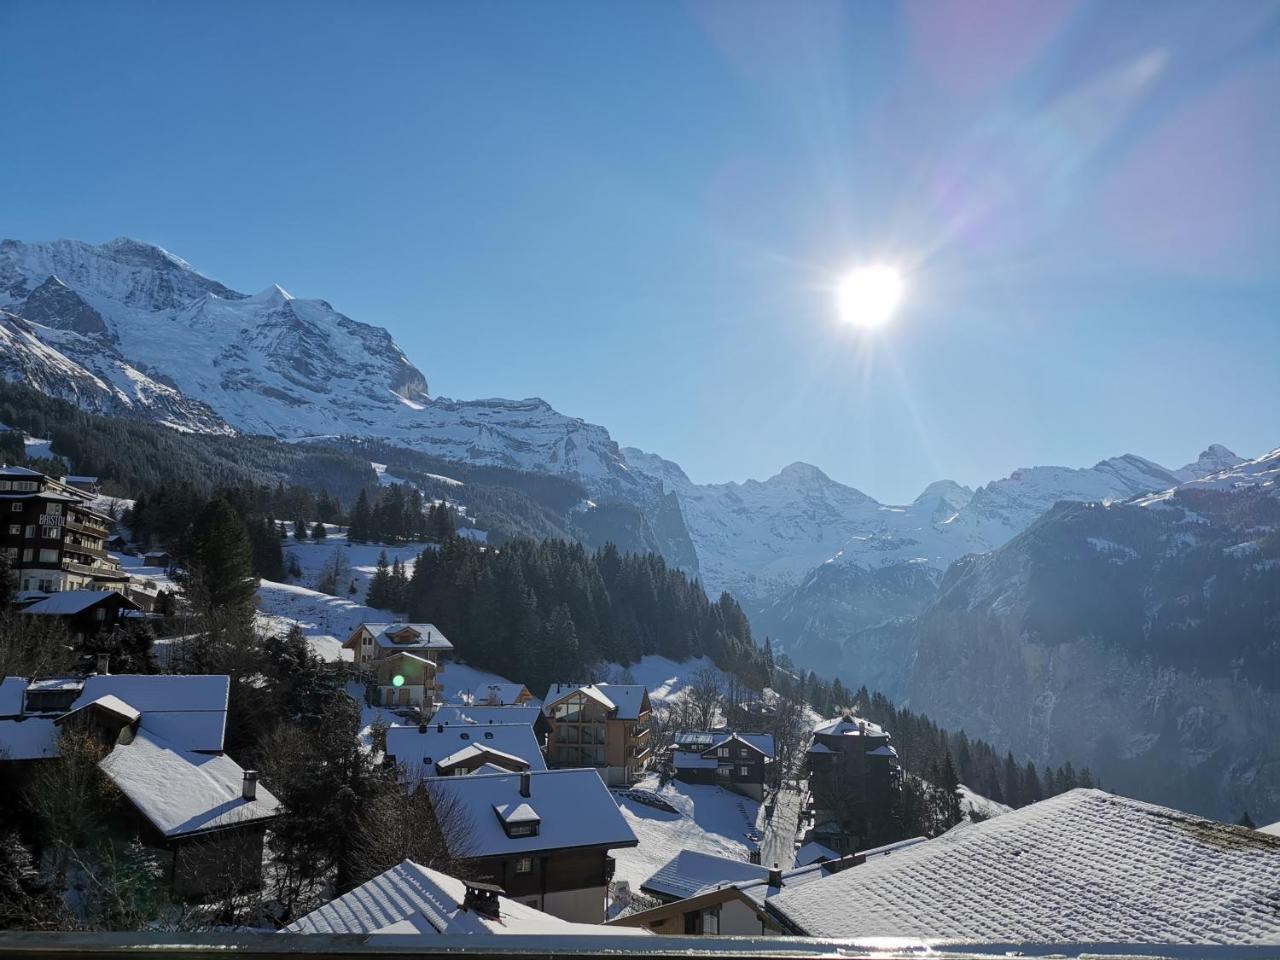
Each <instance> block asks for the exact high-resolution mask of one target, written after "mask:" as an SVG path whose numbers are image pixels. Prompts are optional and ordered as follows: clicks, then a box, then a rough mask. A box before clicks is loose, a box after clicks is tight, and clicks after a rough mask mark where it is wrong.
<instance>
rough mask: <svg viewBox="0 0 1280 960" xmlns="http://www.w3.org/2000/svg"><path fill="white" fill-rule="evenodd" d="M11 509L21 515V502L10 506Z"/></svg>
mask: <svg viewBox="0 0 1280 960" xmlns="http://www.w3.org/2000/svg"><path fill="white" fill-rule="evenodd" d="M9 509H10V510H12V511H13V512H14V513H21V512H22V503H21V502H16V503H12V504H10V505H9Z"/></svg>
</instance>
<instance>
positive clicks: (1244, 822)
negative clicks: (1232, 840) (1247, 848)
mask: <svg viewBox="0 0 1280 960" xmlns="http://www.w3.org/2000/svg"><path fill="white" fill-rule="evenodd" d="M1236 826H1237V827H1248V828H1249V829H1250V830H1257V829H1258V825H1257V824H1256V823H1254V822H1253V817H1251V816H1249V811H1248V810H1246V811H1245V812H1244V813H1242V814H1240V819H1239V820H1237V821H1236Z"/></svg>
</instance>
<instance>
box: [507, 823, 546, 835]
mask: <svg viewBox="0 0 1280 960" xmlns="http://www.w3.org/2000/svg"><path fill="white" fill-rule="evenodd" d="M537 835H538V824H537V822H536V821H534V822H531V823H511V824H508V825H507V836H508V837H536V836H537Z"/></svg>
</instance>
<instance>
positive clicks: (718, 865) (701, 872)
mask: <svg viewBox="0 0 1280 960" xmlns="http://www.w3.org/2000/svg"><path fill="white" fill-rule="evenodd" d="M767 876H769V868H768V867H764V866H761V865H760V864H758V863H748V862H747V861H746V860H733V859H731V858H729V857H717V856H715V855H714V854H710V853H699V852H698V851H696V850H681V851H680V852H679V853H677V854H676V855H675V856H674V857H672V858H671V859H670V860H668V861H667V862H666V863H664V864H663V865H662V866H661V867H659V868H658V869H657V871H656V872H655V873H654V874H653V876H651V877H649V879H647V880H645V881H644V883H642V884H640V889H641V890H643V891H644V892H645V893H652V894H656V895H657V896H661V897H669V898H673V899H677V900H683V899H684V898H685V897H692V896H693V895H694V894H696V893H699V892H700V891H703V890H706V889H707V888H708V887H719V886H725V885H728V884H732V883H737V882H739V881H743V880H760V879H762V878H765V877H767Z"/></svg>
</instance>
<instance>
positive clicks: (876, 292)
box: [836, 263, 904, 330]
mask: <svg viewBox="0 0 1280 960" xmlns="http://www.w3.org/2000/svg"><path fill="white" fill-rule="evenodd" d="M903 292H904V283H903V279H902V272H901V271H900V270H898V268H897V267H892V266H889V265H888V264H883V263H873V264H867V265H866V266H861V267H857V268H855V269H853V270H851V271H849V273H847V274H845V276H844V279H842V280H841V281H840V285H839V286H838V287H837V288H836V302H837V304H838V306H839V309H840V320H841V322H843V323H847V324H849V325H850V326H853V327H861V328H862V329H864V330H872V329H875V328H877V327H883V326H884V325H885V324H887V323H888V322H889V321H890V320H892V319H893V317H894V314H895V313H897V310H898V306H899V305H900V304H901V303H902V295H903Z"/></svg>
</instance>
